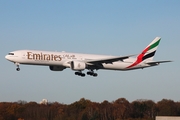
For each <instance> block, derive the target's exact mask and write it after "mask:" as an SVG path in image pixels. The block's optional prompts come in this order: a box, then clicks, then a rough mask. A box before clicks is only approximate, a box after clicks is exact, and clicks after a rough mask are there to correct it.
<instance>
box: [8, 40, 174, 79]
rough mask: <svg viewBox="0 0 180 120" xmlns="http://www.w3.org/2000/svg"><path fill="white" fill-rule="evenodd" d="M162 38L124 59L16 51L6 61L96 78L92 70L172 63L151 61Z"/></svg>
mask: <svg viewBox="0 0 180 120" xmlns="http://www.w3.org/2000/svg"><path fill="white" fill-rule="evenodd" d="M160 40H161V38H160V37H156V38H155V39H154V40H153V41H152V42H151V43H150V44H149V45H148V46H147V47H146V48H145V49H144V50H143V51H142V52H141V53H140V54H138V55H136V57H133V56H135V55H127V56H109V55H95V54H81V53H69V52H64V51H63V52H52V51H40V50H17V51H13V52H10V53H9V54H8V55H6V56H5V58H6V59H7V60H8V61H10V62H13V63H14V64H15V65H16V66H17V68H16V70H17V71H20V68H19V65H20V64H26V65H43V66H49V69H50V70H51V71H63V70H64V69H66V68H71V69H72V70H73V71H75V75H78V76H81V77H84V76H85V73H83V72H82V71H83V70H85V69H87V70H88V72H87V75H90V76H94V77H96V76H98V74H97V73H95V72H94V70H99V69H105V70H121V71H127V70H134V69H143V68H147V67H153V66H157V65H159V64H160V63H166V62H171V61H153V58H154V55H155V53H156V50H157V48H158V45H159V43H160Z"/></svg>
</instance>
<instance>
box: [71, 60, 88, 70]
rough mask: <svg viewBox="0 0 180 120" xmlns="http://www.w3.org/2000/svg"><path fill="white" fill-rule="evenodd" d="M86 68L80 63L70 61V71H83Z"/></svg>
mask: <svg viewBox="0 0 180 120" xmlns="http://www.w3.org/2000/svg"><path fill="white" fill-rule="evenodd" d="M85 68H86V64H85V63H84V62H81V61H71V69H72V70H77V71H78V70H84V69H85Z"/></svg>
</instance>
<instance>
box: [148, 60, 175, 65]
mask: <svg viewBox="0 0 180 120" xmlns="http://www.w3.org/2000/svg"><path fill="white" fill-rule="evenodd" d="M166 62H172V61H170V60H168V61H154V62H146V64H149V65H158V64H160V63H166Z"/></svg>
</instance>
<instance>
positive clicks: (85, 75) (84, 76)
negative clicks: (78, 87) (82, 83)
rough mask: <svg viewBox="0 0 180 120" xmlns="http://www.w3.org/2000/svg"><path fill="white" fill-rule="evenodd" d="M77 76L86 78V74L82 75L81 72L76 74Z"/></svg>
mask: <svg viewBox="0 0 180 120" xmlns="http://www.w3.org/2000/svg"><path fill="white" fill-rule="evenodd" d="M75 75H79V76H81V77H85V76H86V75H85V74H84V73H82V72H81V71H80V72H75Z"/></svg>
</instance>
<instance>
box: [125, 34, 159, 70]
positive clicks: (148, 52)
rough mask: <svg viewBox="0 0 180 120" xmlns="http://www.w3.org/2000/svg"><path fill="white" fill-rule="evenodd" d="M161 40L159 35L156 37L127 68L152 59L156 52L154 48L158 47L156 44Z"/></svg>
mask: <svg viewBox="0 0 180 120" xmlns="http://www.w3.org/2000/svg"><path fill="white" fill-rule="evenodd" d="M160 41H161V38H160V37H156V38H155V39H154V40H153V41H152V42H151V43H150V44H149V45H148V46H147V47H146V48H145V49H144V50H143V51H142V52H141V53H140V54H139V55H138V56H137V60H136V61H135V62H134V63H133V64H132V65H130V66H128V67H127V68H131V67H134V66H136V65H138V64H139V63H141V62H142V61H152V60H153V58H154V55H155V53H156V50H157V48H158V45H159V43H160Z"/></svg>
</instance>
